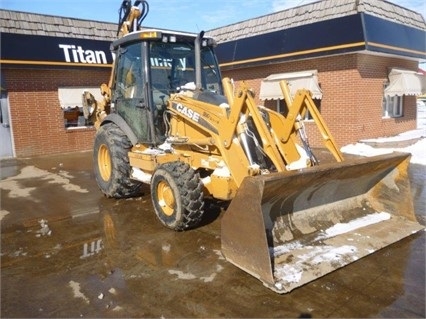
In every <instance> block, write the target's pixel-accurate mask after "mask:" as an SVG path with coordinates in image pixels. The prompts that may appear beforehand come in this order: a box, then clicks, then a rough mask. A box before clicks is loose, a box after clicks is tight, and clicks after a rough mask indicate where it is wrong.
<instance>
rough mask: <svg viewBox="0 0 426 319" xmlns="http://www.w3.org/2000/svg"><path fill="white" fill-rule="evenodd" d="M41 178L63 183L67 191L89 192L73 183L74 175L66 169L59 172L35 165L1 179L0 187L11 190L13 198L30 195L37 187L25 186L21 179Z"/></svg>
mask: <svg viewBox="0 0 426 319" xmlns="http://www.w3.org/2000/svg"><path fill="white" fill-rule="evenodd" d="M33 178H34V179H39V180H45V181H47V182H48V183H49V184H58V185H61V186H62V187H63V188H64V189H65V190H66V191H74V192H78V193H88V192H89V191H88V190H87V189H84V188H81V187H80V186H78V185H76V184H73V183H71V181H70V179H71V178H72V176H70V175H69V173H67V172H65V171H60V172H59V173H58V174H55V173H51V172H49V171H46V170H43V169H40V168H37V167H35V166H26V167H24V168H23V169H22V170H21V173H20V174H19V175H16V176H11V177H9V178H6V179H4V180H2V181H1V183H0V188H2V189H4V190H9V191H10V192H9V194H8V196H9V197H11V198H18V197H29V196H30V194H31V192H32V191H34V190H35V189H36V187H23V185H22V183H21V182H20V181H23V180H26V179H33Z"/></svg>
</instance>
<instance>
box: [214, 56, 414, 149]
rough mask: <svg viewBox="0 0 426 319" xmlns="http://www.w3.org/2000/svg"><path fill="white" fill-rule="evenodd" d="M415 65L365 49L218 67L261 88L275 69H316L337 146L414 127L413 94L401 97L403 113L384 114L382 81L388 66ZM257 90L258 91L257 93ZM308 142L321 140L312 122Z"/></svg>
mask: <svg viewBox="0 0 426 319" xmlns="http://www.w3.org/2000/svg"><path fill="white" fill-rule="evenodd" d="M390 67H399V68H405V69H410V70H417V62H415V61H408V60H404V59H396V58H388V57H381V56H373V55H366V54H348V55H341V56H333V57H326V58H319V59H309V60H301V61H293V62H286V63H280V64H270V65H264V66H257V67H250V68H245V69H234V70H230V69H228V70H226V69H225V70H222V75H223V76H226V77H230V78H233V79H234V80H235V83H236V86H237V87H238V85H239V84H240V82H241V81H243V80H244V81H245V83H247V85H248V86H249V87H251V88H253V89H254V91H255V92H257V93H259V92H260V83H261V81H262V79H263V78H266V77H267V76H268V75H270V74H273V73H284V72H297V71H304V70H313V69H316V70H318V81H319V84H320V87H321V89H322V91H323V98H322V100H321V115H322V116H323V118H324V119H325V122H326V124H327V126H328V127H329V129H330V131H331V134H332V135H333V137H334V139H335V140H336V142H337V144H338V145H339V146H343V145H345V144H349V143H354V142H357V141H359V140H360V139H366V138H374V137H381V136H390V135H395V134H398V133H402V132H404V131H407V130H412V129H415V128H416V99H415V97H412V96H404V116H403V117H401V118H394V119H384V118H383V117H382V98H383V83H384V82H385V81H386V80H387V75H388V72H389V71H388V68H390ZM257 95H258V94H257ZM257 102H258V103H259V104H260V105H265V106H266V107H275V105H276V102H275V101H260V100H259V99H258V100H257ZM305 127H306V129H307V132H308V136H309V140H310V144H311V145H312V146H313V147H321V146H322V145H323V143H322V140H321V136H320V134H319V132H318V131H317V129H316V126H315V125H314V124H313V123H312V122H306V123H305Z"/></svg>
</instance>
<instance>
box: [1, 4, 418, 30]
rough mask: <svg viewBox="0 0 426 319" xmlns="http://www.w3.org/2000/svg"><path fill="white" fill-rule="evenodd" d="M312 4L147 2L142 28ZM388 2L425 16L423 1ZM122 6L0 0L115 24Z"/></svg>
mask: <svg viewBox="0 0 426 319" xmlns="http://www.w3.org/2000/svg"><path fill="white" fill-rule="evenodd" d="M133 1H134V0H133ZM373 1H374V0H373ZM311 2H314V0H243V1H241V0H148V3H149V7H150V9H149V14H148V16H147V18H146V19H145V21H144V23H143V25H144V26H147V27H155V28H165V29H172V30H179V31H188V32H199V31H202V30H211V29H214V28H218V27H223V26H226V25H229V24H232V23H236V22H240V21H243V20H247V19H251V18H255V17H259V16H263V15H267V14H271V13H274V12H277V11H280V10H284V9H288V8H292V7H296V6H300V5H304V4H308V3H311ZM390 2H393V3H395V4H398V5H400V6H402V7H405V8H408V9H411V10H413V11H416V12H420V13H421V14H422V15H423V17H426V1H425V0H391V1H390ZM121 3H122V1H121V0H0V8H1V9H7V10H15V11H24V12H31V13H41V14H48V15H55V16H63V17H70V18H77V19H87V20H96V21H106V22H114V23H116V22H118V10H119V7H120V5H121Z"/></svg>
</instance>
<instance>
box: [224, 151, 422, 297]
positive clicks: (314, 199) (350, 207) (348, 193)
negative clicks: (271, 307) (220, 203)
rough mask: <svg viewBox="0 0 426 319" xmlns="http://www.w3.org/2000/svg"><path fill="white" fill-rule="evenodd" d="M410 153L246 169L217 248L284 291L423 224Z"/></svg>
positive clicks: (281, 291) (256, 275)
mask: <svg viewBox="0 0 426 319" xmlns="http://www.w3.org/2000/svg"><path fill="white" fill-rule="evenodd" d="M409 158H410V155H409V154H402V153H393V154H391V155H382V156H377V157H374V158H360V159H357V160H355V161H350V162H349V161H348V162H342V163H337V164H330V165H323V166H315V167H312V168H308V169H303V170H301V171H297V172H294V171H293V172H284V173H275V174H269V175H262V176H255V177H246V178H245V179H244V180H243V183H242V185H241V187H240V189H239V190H238V192H237V194H236V196H235V198H234V199H233V200H232V202H231V203H230V205H229V207H228V209H227V211H226V212H225V214H224V216H223V217H222V221H221V223H222V225H221V232H222V252H223V254H224V256H225V258H226V259H227V260H228V261H230V262H231V263H233V264H235V265H236V266H238V267H239V268H241V269H243V270H245V271H246V272H248V273H250V274H251V275H253V276H255V277H256V278H258V279H260V280H261V281H262V282H263V283H264V284H265V285H266V286H267V287H269V288H271V289H272V290H274V291H276V292H278V293H286V292H289V291H291V290H293V289H294V288H296V287H299V286H302V285H304V284H306V283H308V282H310V281H312V280H315V279H316V278H319V277H321V276H324V275H325V274H327V273H330V272H332V271H334V270H336V269H338V268H341V267H343V266H345V265H347V264H349V263H352V262H354V261H356V260H358V259H360V258H362V257H364V256H366V255H369V254H371V253H373V252H374V251H377V250H379V249H381V248H383V247H385V246H388V245H390V244H392V243H394V242H397V241H399V240H401V239H403V238H404V237H407V236H410V235H411V234H413V233H415V232H417V231H419V230H421V229H423V226H421V225H420V224H419V223H418V222H417V220H416V218H415V215H414V209H413V204H412V200H411V191H410V184H409V179H408V176H407V170H408V165H409Z"/></svg>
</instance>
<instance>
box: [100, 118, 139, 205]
mask: <svg viewBox="0 0 426 319" xmlns="http://www.w3.org/2000/svg"><path fill="white" fill-rule="evenodd" d="M131 147H132V144H131V143H130V140H129V138H128V137H127V136H126V134H124V132H123V131H122V130H121V129H120V128H119V127H118V126H117V125H116V124H114V123H107V124H105V125H103V126H101V127H100V128H99V130H98V131H97V132H96V136H95V145H94V152H93V162H94V167H95V178H96V182H97V183H98V186H99V188H100V189H101V191H102V192H103V193H104V194H105V195H106V196H107V197H114V198H123V197H130V196H135V195H138V194H139V193H140V188H141V184H142V183H141V182H138V181H135V180H132V179H130V175H131V169H132V168H131V166H130V163H129V157H128V154H127V153H128V152H129V150H130V148H131Z"/></svg>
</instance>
